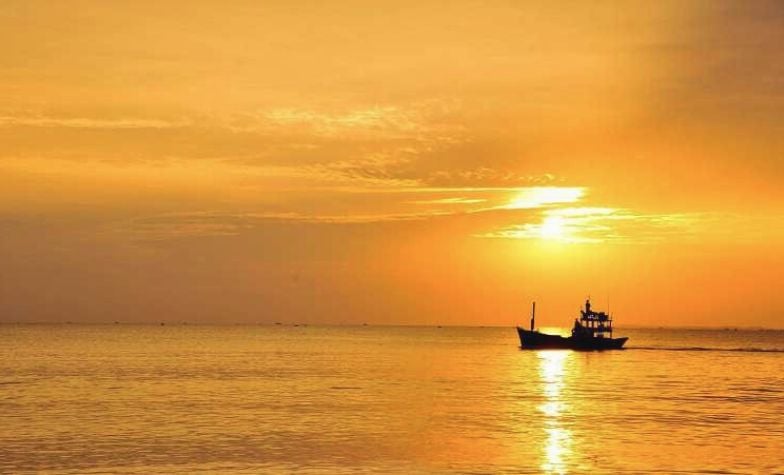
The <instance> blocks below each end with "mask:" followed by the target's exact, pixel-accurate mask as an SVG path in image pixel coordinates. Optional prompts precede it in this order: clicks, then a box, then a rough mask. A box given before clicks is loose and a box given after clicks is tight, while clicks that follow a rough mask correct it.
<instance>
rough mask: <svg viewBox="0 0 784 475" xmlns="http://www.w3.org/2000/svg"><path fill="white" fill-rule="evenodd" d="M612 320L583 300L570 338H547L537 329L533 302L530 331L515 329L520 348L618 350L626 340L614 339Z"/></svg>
mask: <svg viewBox="0 0 784 475" xmlns="http://www.w3.org/2000/svg"><path fill="white" fill-rule="evenodd" d="M612 323H613V319H612V317H611V316H610V315H609V314H608V313H605V312H596V311H594V310H591V300H590V299H588V300H586V301H585V308H584V309H580V317H579V318H575V319H574V327H572V335H571V336H568V337H565V336H561V335H549V334H547V333H541V332H539V331H538V330H536V302H534V303H533V306H532V309H531V329H530V330H526V329H524V328H521V327H517V335H518V336H519V337H520V348H522V349H533V350H536V349H570V350H620V349H622V348H623V345H624V343H626V340H628V339H629V338H628V337H621V338H613V328H612Z"/></svg>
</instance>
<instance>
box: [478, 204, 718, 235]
mask: <svg viewBox="0 0 784 475" xmlns="http://www.w3.org/2000/svg"><path fill="white" fill-rule="evenodd" d="M705 219H706V217H705V215H703V214H700V213H664V214H650V213H635V212H632V211H630V210H624V209H616V208H601V207H599V208H596V207H594V208H590V207H583V208H579V207H578V208H557V209H548V210H545V211H542V212H541V213H540V214H539V216H538V220H537V221H535V222H529V223H522V224H515V225H511V226H507V227H504V228H501V229H499V230H496V231H492V232H489V233H484V234H480V235H478V236H479V237H485V238H504V239H540V240H545V241H552V242H562V243H599V242H607V241H612V242H626V243H642V242H656V241H662V240H665V239H667V238H670V237H675V236H679V237H688V236H691V235H695V234H696V233H697V231H698V229H697V228H698V226H699V224H700V223H701V222H703V221H704V220H705Z"/></svg>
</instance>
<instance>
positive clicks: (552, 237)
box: [539, 216, 567, 241]
mask: <svg viewBox="0 0 784 475" xmlns="http://www.w3.org/2000/svg"><path fill="white" fill-rule="evenodd" d="M566 232H567V230H566V220H565V219H564V218H562V217H561V216H549V217H547V218H545V219H544V220H543V221H542V224H541V225H540V226H539V237H540V238H542V239H545V240H548V241H562V240H564V239H565V238H566Z"/></svg>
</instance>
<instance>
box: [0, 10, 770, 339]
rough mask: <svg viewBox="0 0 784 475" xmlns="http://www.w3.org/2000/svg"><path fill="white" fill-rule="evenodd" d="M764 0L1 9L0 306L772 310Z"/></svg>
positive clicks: (130, 314)
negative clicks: (588, 304)
mask: <svg viewBox="0 0 784 475" xmlns="http://www.w3.org/2000/svg"><path fill="white" fill-rule="evenodd" d="M782 44H784V6H783V5H782V4H781V3H780V2H776V1H771V2H764V1H760V2H720V1H705V2H687V1H671V2H666V1H665V2H655V3H651V2H598V3H594V2H590V3H588V2H539V3H533V2H501V1H499V2H473V1H471V2H469V1H448V2H447V1H444V2H433V1H415V2H407V1H400V0H396V1H390V2H375V3H373V4H372V5H371V4H369V3H367V2H360V1H357V2H305V1H302V2H297V1H284V2H256V1H248V2H243V1H235V2H217V1H193V0H191V1H182V2H178V1H166V2H161V1H157V2H144V1H134V2H100V1H70V2H43V1H34V0H24V1H13V0H11V1H4V2H3V3H2V4H1V5H0V49H2V54H0V145H2V146H0V266H1V267H2V272H0V320H2V321H64V320H72V321H96V322H97V321H114V320H120V321H155V322H157V321H183V320H186V321H189V322H272V321H284V322H309V323H314V324H315V323H362V322H368V323H385V324H397V323H403V324H468V325H511V324H514V323H518V322H525V321H527V313H528V307H529V303H530V301H531V300H533V299H536V300H537V301H538V302H539V305H540V309H541V310H540V319H541V320H542V321H543V324H549V325H559V324H562V325H568V324H569V322H570V321H571V318H573V316H574V314H575V312H576V309H577V308H578V307H579V305H580V304H581V303H582V300H583V299H584V298H585V296H586V295H588V294H590V295H592V296H593V297H594V299H595V306H597V307H605V306H606V302H607V299H608V298H609V299H610V302H611V306H612V311H613V313H615V315H616V317H617V318H618V322H619V323H620V324H621V325H623V324H628V325H711V326H728V325H729V326H770V327H784V319H782V315H784V298H782V297H781V293H782V290H784V191H782V186H781V183H782V180H783V179H784V114H782V111H784V56H782V54H781V45H782Z"/></svg>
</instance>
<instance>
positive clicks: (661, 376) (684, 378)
mask: <svg viewBox="0 0 784 475" xmlns="http://www.w3.org/2000/svg"><path fill="white" fill-rule="evenodd" d="M617 333H618V334H619V335H620V334H626V335H628V336H630V337H631V339H630V341H629V349H627V350H625V351H616V352H604V353H577V352H571V351H538V352H537V351H523V350H520V349H519V348H518V341H517V335H516V333H515V331H514V329H513V328H447V327H445V328H408V327H406V328H398V327H312V326H308V327H301V326H300V327H290V326H172V325H169V326H165V327H161V326H133V325H106V326H101V325H95V326H87V325H10V324H9V325H0V472H3V473H29V472H46V473H140V474H141V473H143V474H149V473H193V472H199V471H206V472H215V473H262V472H263V473H293V472H296V473H312V474H327V473H330V474H331V473H505V472H506V473H587V472H591V473H596V472H609V473H617V472H624V471H626V472H634V473H639V472H645V471H651V472H661V473H674V472H719V473H775V472H784V332H781V331H686V330H677V331H672V330H628V331H626V330H621V331H618V332H617Z"/></svg>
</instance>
